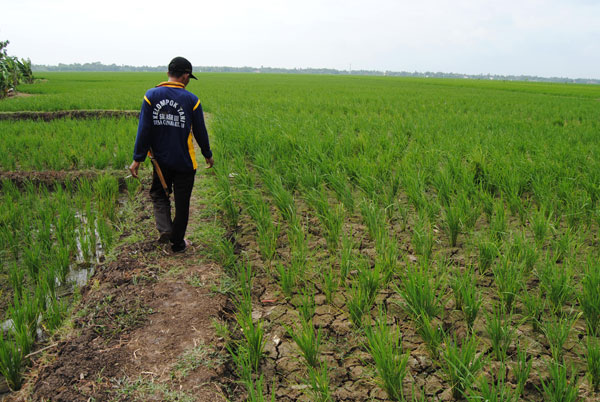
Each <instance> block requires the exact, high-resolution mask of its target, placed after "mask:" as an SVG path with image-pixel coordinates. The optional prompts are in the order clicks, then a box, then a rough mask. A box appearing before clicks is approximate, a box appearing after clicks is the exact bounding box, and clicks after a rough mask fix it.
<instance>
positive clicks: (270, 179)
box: [262, 170, 296, 222]
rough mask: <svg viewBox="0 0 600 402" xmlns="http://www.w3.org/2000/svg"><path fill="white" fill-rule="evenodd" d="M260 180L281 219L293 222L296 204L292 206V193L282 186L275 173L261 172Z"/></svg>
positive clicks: (279, 178)
mask: <svg viewBox="0 0 600 402" xmlns="http://www.w3.org/2000/svg"><path fill="white" fill-rule="evenodd" d="M262 178H263V181H264V183H265V185H266V187H267V188H268V189H269V192H270V193H271V196H272V197H273V200H274V201H275V205H277V208H278V209H279V212H280V213H281V216H283V219H285V220H286V221H287V222H293V221H294V220H295V219H296V204H294V197H293V196H292V193H290V192H289V191H287V190H286V189H285V187H284V186H283V183H282V181H281V177H280V176H278V175H277V174H276V173H275V172H273V171H270V170H267V171H264V172H263V175H262Z"/></svg>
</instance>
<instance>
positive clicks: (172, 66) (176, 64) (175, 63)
mask: <svg viewBox="0 0 600 402" xmlns="http://www.w3.org/2000/svg"><path fill="white" fill-rule="evenodd" d="M169 72H170V73H189V74H190V78H193V79H195V80H197V79H198V78H196V77H194V74H192V63H190V62H189V61H188V59H186V58H185V57H175V58H174V59H173V60H171V62H170V63H169Z"/></svg>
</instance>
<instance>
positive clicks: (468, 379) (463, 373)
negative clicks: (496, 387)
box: [442, 335, 485, 399]
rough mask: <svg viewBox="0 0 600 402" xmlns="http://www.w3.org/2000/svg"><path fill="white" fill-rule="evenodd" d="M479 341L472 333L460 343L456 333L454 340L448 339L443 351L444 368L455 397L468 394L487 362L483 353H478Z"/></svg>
mask: <svg viewBox="0 0 600 402" xmlns="http://www.w3.org/2000/svg"><path fill="white" fill-rule="evenodd" d="M477 346H478V342H477V339H476V338H475V336H473V335H470V336H469V337H467V338H465V339H463V341H462V344H461V345H460V346H459V345H458V340H457V339H456V335H455V336H454V340H450V339H446V348H445V349H444V351H443V353H442V359H443V363H442V370H443V371H444V373H445V375H446V379H447V381H448V383H449V384H450V386H451V387H452V395H453V396H454V398H457V399H458V398H462V397H465V396H466V391H467V390H468V389H469V388H470V387H471V385H472V384H473V383H474V382H475V380H476V378H477V375H478V373H479V371H481V369H482V367H483V365H484V364H485V359H484V357H483V355H482V354H478V353H477Z"/></svg>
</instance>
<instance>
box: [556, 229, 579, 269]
mask: <svg viewBox="0 0 600 402" xmlns="http://www.w3.org/2000/svg"><path fill="white" fill-rule="evenodd" d="M578 248H579V244H578V243H577V233H575V232H574V231H573V229H571V228H567V229H566V230H564V231H563V232H562V234H561V235H559V236H558V237H557V238H556V239H555V240H554V241H553V242H552V251H553V258H554V260H555V261H556V262H564V261H565V260H566V259H568V258H569V257H571V256H573V255H575V254H576V253H577V249H578Z"/></svg>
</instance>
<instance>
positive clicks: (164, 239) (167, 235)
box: [158, 232, 171, 244]
mask: <svg viewBox="0 0 600 402" xmlns="http://www.w3.org/2000/svg"><path fill="white" fill-rule="evenodd" d="M170 240H171V232H164V233H161V234H160V237H159V238H158V242H159V243H160V244H168V243H169V241H170Z"/></svg>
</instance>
